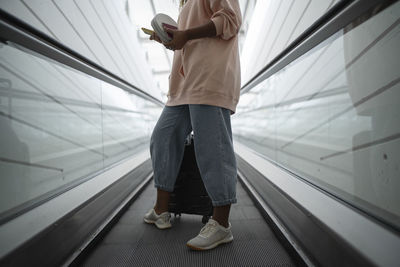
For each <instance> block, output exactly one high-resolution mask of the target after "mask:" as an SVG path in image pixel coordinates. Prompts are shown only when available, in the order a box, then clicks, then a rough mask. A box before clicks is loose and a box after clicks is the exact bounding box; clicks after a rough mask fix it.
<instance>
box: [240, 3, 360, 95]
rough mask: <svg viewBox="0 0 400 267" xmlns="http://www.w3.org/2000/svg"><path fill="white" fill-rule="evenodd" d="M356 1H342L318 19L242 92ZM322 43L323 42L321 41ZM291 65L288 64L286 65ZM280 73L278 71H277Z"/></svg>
mask: <svg viewBox="0 0 400 267" xmlns="http://www.w3.org/2000/svg"><path fill="white" fill-rule="evenodd" d="M354 1H355V0H341V1H339V2H338V3H336V4H335V5H334V6H333V7H332V8H330V9H329V10H328V11H327V12H326V13H325V14H324V15H322V16H321V17H320V18H319V19H317V20H316V21H315V22H314V23H313V24H312V25H311V26H310V27H308V28H307V29H306V30H305V31H304V32H303V33H302V34H300V35H299V37H297V38H296V39H295V40H294V41H293V42H291V43H290V44H289V45H288V46H287V47H286V48H285V49H283V50H282V52H281V53H279V54H278V55H277V56H276V57H275V58H273V59H272V60H271V61H270V62H269V63H268V64H267V65H265V67H263V68H262V69H261V70H260V71H258V72H257V74H255V75H254V76H253V77H252V78H251V79H250V80H249V81H248V82H246V84H245V85H243V86H242V88H241V90H244V89H246V91H248V90H250V89H251V88H247V87H248V86H249V85H250V84H251V83H252V82H253V81H254V80H256V79H257V78H258V77H260V76H261V75H262V74H263V73H265V72H266V71H268V70H269V69H270V68H271V67H272V66H274V65H275V64H276V63H277V62H279V61H280V60H281V59H282V58H284V57H285V56H287V55H288V54H290V53H291V52H293V50H294V49H295V48H296V47H298V46H299V45H300V44H301V43H303V42H304V41H305V40H307V39H308V38H309V37H310V36H311V35H312V34H313V33H314V32H315V31H316V30H318V29H320V28H321V27H322V26H324V25H326V24H327V23H328V22H329V21H330V20H331V19H332V18H333V17H335V16H336V15H337V14H339V13H340V12H341V11H342V10H343V9H345V8H346V7H347V6H348V5H349V4H351V3H352V2H354ZM321 41H322V40H321ZM288 64H290V62H289V63H287V64H286V65H288ZM277 71H278V70H277Z"/></svg>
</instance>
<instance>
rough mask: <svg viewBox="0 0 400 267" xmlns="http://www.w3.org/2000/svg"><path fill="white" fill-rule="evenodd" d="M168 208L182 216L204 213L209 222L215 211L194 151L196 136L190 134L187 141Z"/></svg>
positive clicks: (205, 220)
mask: <svg viewBox="0 0 400 267" xmlns="http://www.w3.org/2000/svg"><path fill="white" fill-rule="evenodd" d="M168 210H169V212H171V213H174V214H175V217H176V215H179V216H181V214H182V213H186V214H198V215H203V219H202V222H203V223H207V221H208V219H209V218H210V216H211V215H212V213H213V206H212V202H211V199H210V197H209V196H208V194H207V191H206V189H205V187H204V183H203V180H202V179H201V176H200V171H199V168H198V166H197V163H196V156H195V153H194V138H193V135H192V134H190V135H189V136H188V137H187V139H186V142H185V151H184V155H183V160H182V164H181V167H180V170H179V174H178V177H177V179H176V182H175V187H174V191H173V192H172V193H171V195H170V200H169V204H168Z"/></svg>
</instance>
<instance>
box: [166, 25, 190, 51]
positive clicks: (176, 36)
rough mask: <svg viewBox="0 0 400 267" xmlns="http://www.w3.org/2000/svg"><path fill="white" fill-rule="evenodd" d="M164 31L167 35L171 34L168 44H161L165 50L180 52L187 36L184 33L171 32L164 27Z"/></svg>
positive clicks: (171, 30)
mask: <svg viewBox="0 0 400 267" xmlns="http://www.w3.org/2000/svg"><path fill="white" fill-rule="evenodd" d="M164 30H165V31H166V32H167V33H170V34H172V38H173V39H172V40H171V41H170V42H166V43H163V44H164V45H165V47H166V48H167V49H170V50H173V51H175V50H180V49H182V48H183V47H184V46H185V44H186V42H187V41H188V36H187V34H186V32H185V31H179V30H173V29H169V28H167V27H165V26H164Z"/></svg>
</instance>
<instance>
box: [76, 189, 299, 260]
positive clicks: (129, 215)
mask: <svg viewBox="0 0 400 267" xmlns="http://www.w3.org/2000/svg"><path fill="white" fill-rule="evenodd" d="M155 194H156V189H155V188H154V186H153V183H150V185H149V186H147V188H146V189H145V190H144V191H143V192H142V194H141V195H140V196H139V198H138V199H137V200H136V201H135V202H134V203H133V204H132V205H131V206H130V208H129V209H128V210H127V212H126V213H125V214H124V215H123V216H122V217H121V219H120V220H119V221H118V222H117V223H116V225H115V226H114V227H113V228H112V229H111V231H110V232H109V233H108V234H107V235H106V236H105V238H104V239H103V240H102V241H101V242H100V243H99V244H98V245H97V246H96V247H95V248H94V249H93V250H92V251H91V253H90V254H89V255H88V256H87V257H86V259H85V260H84V261H83V263H82V264H81V266H295V264H294V263H293V261H292V260H291V259H290V257H289V255H288V254H287V252H286V251H285V249H284V248H283V247H282V245H281V244H280V243H279V241H278V240H277V238H276V237H275V236H274V234H273V233H272V231H271V229H270V228H269V226H268V225H267V223H266V222H265V221H264V219H263V218H262V216H261V214H260V213H259V212H258V210H257V209H256V208H255V207H254V204H253V202H252V200H251V199H250V197H249V196H248V195H247V193H246V192H245V191H244V189H243V187H242V186H241V185H240V183H238V185H237V198H238V203H237V204H234V205H233V206H232V208H231V216H230V222H231V224H232V233H233V236H234V241H233V242H232V243H229V244H224V245H221V246H219V247H217V248H216V249H214V250H209V251H202V252H199V251H191V250H190V249H189V248H188V247H186V242H187V241H188V240H189V239H191V238H193V237H194V236H196V235H197V234H198V232H199V231H200V229H201V227H202V226H203V224H202V222H201V218H202V217H201V216H197V215H187V214H183V215H182V217H176V218H174V217H173V222H172V223H173V227H172V228H171V229H167V230H159V229H157V228H156V227H155V226H154V225H149V224H146V223H144V222H143V216H144V214H145V213H146V212H147V211H148V210H149V209H150V208H151V207H152V206H153V205H154V203H155Z"/></svg>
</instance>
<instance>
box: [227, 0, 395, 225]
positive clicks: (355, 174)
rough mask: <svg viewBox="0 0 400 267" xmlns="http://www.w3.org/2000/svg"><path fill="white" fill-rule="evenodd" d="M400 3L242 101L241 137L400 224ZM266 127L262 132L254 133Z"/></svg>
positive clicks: (237, 130) (237, 125)
mask: <svg viewBox="0 0 400 267" xmlns="http://www.w3.org/2000/svg"><path fill="white" fill-rule="evenodd" d="M399 24H400V3H399V2H396V3H395V4H393V5H391V6H389V7H385V6H377V7H376V8H375V9H374V10H372V11H371V12H369V13H368V14H365V15H364V16H362V17H361V18H358V19H357V20H356V21H354V22H353V23H351V24H350V25H348V26H346V27H345V29H343V30H341V31H339V32H337V33H336V34H335V35H334V36H332V37H331V38H329V39H328V40H326V41H325V42H324V43H323V44H321V45H319V46H318V47H316V48H315V49H313V50H312V51H310V52H309V53H307V54H305V55H303V56H302V57H301V58H299V59H298V60H297V61H295V62H293V63H292V64H290V65H289V66H287V67H286V68H285V69H283V70H282V71H280V72H278V73H277V74H276V75H274V76H273V77H271V78H269V79H267V80H265V81H264V82H263V83H261V84H259V85H258V86H257V87H256V88H253V90H251V91H250V92H249V93H246V94H244V95H242V98H241V100H240V104H239V107H238V110H237V115H235V116H234V117H233V130H234V134H235V140H237V141H240V142H242V143H244V144H246V145H248V146H249V147H251V148H252V149H254V150H256V151H257V152H259V153H261V154H263V155H265V156H266V157H268V158H269V159H271V160H273V161H275V162H277V163H278V164H280V165H281V166H283V167H284V168H287V169H288V170H290V171H292V172H294V173H296V174H297V175H299V176H300V177H302V178H304V179H307V180H309V181H310V182H312V183H314V184H315V185H318V186H319V187H321V188H323V189H325V190H326V191H329V192H330V193H332V194H334V195H336V196H338V197H340V198H342V199H344V200H345V201H347V202H349V203H351V204H352V205H355V206H357V207H359V208H361V209H363V210H365V211H367V212H368V213H370V214H372V215H374V216H376V217H379V218H381V219H383V220H385V221H386V222H388V223H390V224H392V225H394V226H396V227H400V194H399V193H398V191H399V190H400V179H399V177H400V58H399V47H400V25H399ZM255 125H256V126H257V127H254V126H255Z"/></svg>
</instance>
